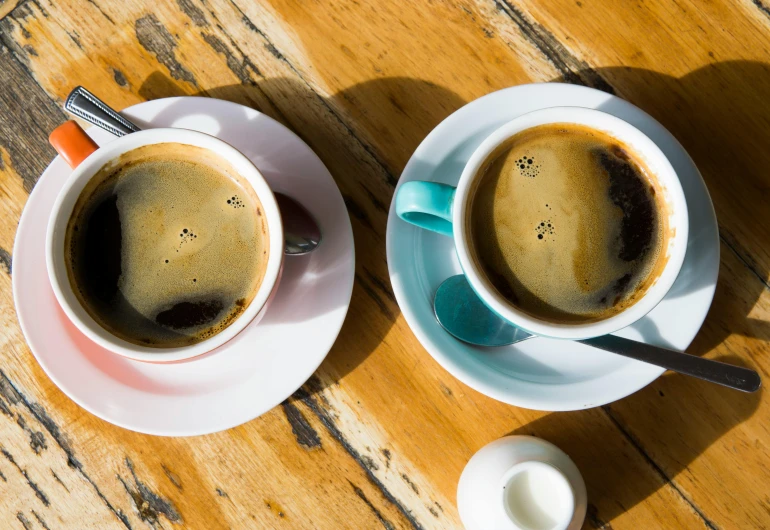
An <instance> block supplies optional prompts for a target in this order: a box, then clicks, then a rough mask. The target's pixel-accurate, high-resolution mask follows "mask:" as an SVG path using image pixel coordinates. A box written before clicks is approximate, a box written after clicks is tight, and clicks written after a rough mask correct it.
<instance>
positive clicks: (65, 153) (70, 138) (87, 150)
mask: <svg viewBox="0 0 770 530" xmlns="http://www.w3.org/2000/svg"><path fill="white" fill-rule="evenodd" d="M48 142H49V143H50V144H51V145H52V146H53V148H54V149H56V151H57V152H58V153H59V154H60V155H61V157H62V158H63V159H64V160H65V162H67V164H69V166H70V167H71V168H72V169H75V168H76V167H78V166H79V165H80V163H81V162H82V161H83V160H85V159H86V158H88V155H90V154H91V153H93V152H94V151H96V150H97V149H99V146H98V145H96V142H94V141H93V140H92V139H91V137H90V136H88V135H87V134H86V132H85V131H84V130H83V129H82V128H81V127H80V125H78V124H77V123H76V122H74V121H72V120H70V121H66V122H64V123H62V124H61V125H59V126H58V127H57V128H56V129H54V130H53V131H52V132H51V134H50V135H49V136H48Z"/></svg>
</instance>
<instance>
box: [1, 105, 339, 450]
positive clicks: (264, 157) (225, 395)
mask: <svg viewBox="0 0 770 530" xmlns="http://www.w3.org/2000/svg"><path fill="white" fill-rule="evenodd" d="M123 112H124V113H125V115H126V116H127V117H128V118H129V119H131V120H132V121H134V122H135V123H136V124H137V125H139V126H140V127H148V128H149V127H181V128H187V129H194V130H197V131H202V132H205V133H208V134H212V135H214V136H217V137H219V138H221V139H222V140H224V141H226V142H228V143H230V144H231V145H233V146H235V147H236V148H238V149H239V150H240V151H241V152H242V153H244V154H245V155H246V156H248V157H249V158H250V159H251V160H252V161H253V162H254V163H255V164H256V166H257V167H258V168H259V169H260V171H261V172H262V173H263V174H264V175H265V177H266V178H267V180H268V182H269V183H270V186H271V187H272V188H273V190H275V191H280V192H283V193H286V194H287V195H289V196H291V197H294V198H295V199H297V200H298V201H300V202H301V203H302V204H303V205H305V206H306V207H307V209H308V210H309V211H310V212H311V213H312V214H313V216H314V217H315V219H316V220H317V221H318V223H319V225H320V227H321V231H322V234H323V242H322V244H321V245H320V246H319V247H318V249H317V250H316V251H314V252H313V253H311V254H308V255H307V256H292V257H288V256H287V258H286V260H285V265H284V270H283V276H282V278H281V282H280V285H279V288H278V291H277V293H276V297H275V299H274V300H273V302H272V303H271V305H270V307H269V308H268V310H267V313H266V315H265V317H264V318H263V319H262V320H261V321H260V322H259V323H258V324H252V325H250V326H249V327H247V328H246V329H245V330H244V331H242V332H241V333H240V334H239V335H238V336H236V338H235V339H233V340H232V341H230V342H228V343H227V344H225V345H224V346H222V347H220V348H218V349H217V350H214V351H213V352H211V353H209V354H206V355H204V356H201V357H199V358H196V359H192V360H190V361H187V362H182V363H177V364H150V363H142V362H138V361H132V360H129V359H126V358H123V357H120V356H118V355H115V354H113V353H110V352H108V351H106V350H103V349H102V348H100V347H99V346H97V345H96V344H94V343H93V342H91V341H90V340H88V339H87V338H86V337H85V336H84V335H82V334H81V333H80V332H79V331H78V330H77V328H76V327H75V326H74V325H72V324H71V323H70V322H69V321H68V320H67V317H66V316H65V315H64V312H63V311H62V310H61V309H60V308H59V306H58V304H57V303H56V299H55V298H54V294H53V291H52V289H51V286H50V283H49V281H48V275H47V272H46V265H45V248H44V245H45V231H46V224H47V222H48V215H49V213H50V211H51V207H52V205H53V202H54V199H55V197H56V195H57V193H58V192H59V190H60V189H61V186H62V185H63V184H64V181H65V180H66V177H67V176H68V175H69V174H70V172H71V169H70V168H69V167H68V166H67V165H66V164H65V163H64V161H63V160H62V159H61V158H60V157H57V158H55V159H54V160H53V162H52V163H51V165H50V166H48V168H47V169H46V170H45V172H44V173H43V175H42V176H41V177H40V180H39V181H38V183H37V185H36V186H35V189H34V191H33V192H32V194H31V195H30V197H29V200H28V202H27V205H26V207H25V209H24V213H23V214H22V216H21V221H20V223H19V229H18V232H17V235H16V244H15V247H14V252H13V257H14V270H13V293H14V301H15V303H16V310H17V313H18V315H19V322H20V324H21V329H22V331H23V332H24V336H25V337H26V339H27V343H28V344H29V346H30V349H31V350H32V353H33V354H34V355H35V357H36V358H37V360H38V362H39V363H40V365H41V366H42V367H43V370H45V372H46V373H47V374H48V376H49V377H50V378H51V379H52V380H53V382H54V383H55V384H56V385H57V386H58V387H59V388H60V389H61V390H62V391H63V392H64V393H65V394H67V395H68V396H69V397H70V398H71V399H72V400H73V401H75V402H76V403H77V404H78V405H80V406H81V407H83V408H84V409H86V410H87V411H89V412H91V413H93V414H95V415H96V416H98V417H100V418H102V419H104V420H106V421H108V422H110V423H114V424H115V425H119V426H121V427H125V428H127V429H131V430H134V431H139V432H144V433H148V434H156V435H166V436H187V435H196V434H205V433H211V432H216V431H221V430H224V429H228V428H230V427H234V426H236V425H240V424H242V423H244V422H247V421H249V420H251V419H253V418H256V417H257V416H259V415H260V414H262V413H264V412H266V411H268V410H269V409H271V408H272V407H274V406H275V405H277V404H279V403H280V402H281V401H283V400H284V399H286V398H287V397H288V396H290V395H291V394H292V392H294V391H295V390H296V389H297V388H299V387H300V386H301V385H302V383H304V382H305V381H306V380H307V378H308V377H310V375H311V374H312V373H313V372H314V371H315V370H316V368H318V366H319V365H320V364H321V361H323V359H324V358H325V357H326V354H327V353H328V352H329V350H330V349H331V347H332V344H333V343H334V340H335V339H336V338H337V334H338V333H339V331H340V329H341V327H342V322H343V320H344V319H345V314H346V313H347V310H348V306H349V304H350V296H351V293H352V289H353V274H354V254H353V232H352V230H351V226H350V220H349V219H348V215H347V210H346V208H345V204H344V202H343V200H342V195H341V194H340V192H339V190H338V189H337V185H336V184H335V183H334V180H333V179H332V177H331V175H330V174H329V172H328V170H327V169H326V167H324V165H323V163H322V162H321V160H320V159H319V158H318V157H317V156H316V155H315V153H313V151H312V150H311V149H310V148H309V147H308V146H307V145H306V144H305V143H304V142H303V141H302V140H301V139H300V138H299V137H298V136H297V135H295V134H294V133H293V132H291V131H290V130H289V129H287V128H286V127H284V126H283V125H281V124H280V123H278V122H276V121H275V120H273V119H271V118H269V117H267V116H265V115H264V114H262V113H260V112H257V111H256V110H253V109H250V108H248V107H243V106H241V105H237V104H234V103H229V102H226V101H221V100H216V99H209V98H194V97H186V98H168V99H160V100H155V101H149V102H146V103H141V104H138V105H135V106H133V107H130V108H128V109H126V110H125V111H123ZM88 132H89V134H90V135H91V136H92V137H93V138H94V139H95V140H96V142H97V143H99V144H100V145H103V144H105V143H108V142H110V141H111V140H113V139H114V138H115V137H114V136H112V135H111V134H110V133H107V132H105V131H103V130H101V129H97V128H95V127H93V128H91V129H89V131H88Z"/></svg>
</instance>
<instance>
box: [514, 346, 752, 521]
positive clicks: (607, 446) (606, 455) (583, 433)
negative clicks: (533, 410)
mask: <svg viewBox="0 0 770 530" xmlns="http://www.w3.org/2000/svg"><path fill="white" fill-rule="evenodd" d="M719 360H720V361H723V362H730V363H733V364H743V363H742V362H741V361H740V360H737V359H735V358H720V359H719ZM663 379H664V380H666V383H668V384H666V388H668V389H669V390H667V393H666V394H664V393H663V392H662V391H661V390H659V388H655V387H659V385H657V384H656V385H650V386H648V387H647V388H645V389H643V390H641V391H639V392H637V393H636V394H634V395H632V396H630V397H627V398H625V399H624V402H623V408H624V410H634V411H635V412H634V423H633V425H634V426H635V427H636V428H644V426H645V425H650V424H653V423H654V424H656V425H658V426H660V428H658V429H656V431H655V434H656V435H657V437H656V440H655V448H652V449H651V450H652V451H654V450H656V448H675V449H672V451H674V452H675V457H674V458H667V459H666V460H665V461H666V464H665V466H661V467H658V466H659V464H653V465H654V466H655V468H653V467H652V466H650V465H649V462H653V460H654V461H655V462H659V456H658V455H655V454H651V453H650V452H648V450H647V448H645V447H644V446H643V443H642V442H640V441H639V439H638V438H637V436H636V435H635V433H634V432H633V431H632V430H631V429H630V428H629V427H628V426H626V425H624V422H623V421H622V417H621V415H619V414H618V413H617V412H615V411H614V410H613V406H612V405H605V406H604V407H602V408H603V409H604V411H605V413H606V416H607V418H606V419H605V418H600V419H599V420H598V421H597V414H596V411H591V410H583V411H575V412H570V413H569V414H571V415H572V418H571V420H573V421H574V422H573V421H571V422H570V424H571V425H575V424H580V425H585V426H586V428H583V429H574V428H573V429H567V428H565V426H564V421H563V414H562V413H551V414H548V415H546V416H543V417H541V418H539V419H537V420H535V421H533V422H530V423H528V424H527V425H524V426H521V427H519V428H517V429H515V430H514V431H512V432H510V433H508V434H525V435H529V436H537V437H538V438H543V439H544V440H548V441H549V442H552V443H553V444H555V445H557V446H558V447H560V448H561V449H563V450H564V451H565V452H566V453H567V454H568V455H569V456H570V458H572V460H573V461H574V462H575V464H576V465H577V467H578V468H579V469H580V472H581V473H582V474H583V478H584V479H585V482H586V487H587V489H588V501H589V508H588V516H587V522H588V523H590V524H591V525H592V526H594V527H596V528H610V526H609V523H611V521H612V520H613V519H615V518H616V517H618V516H619V515H621V514H623V513H625V512H627V511H629V510H631V509H632V508H633V507H634V506H636V505H637V504H639V503H641V502H643V501H644V500H645V499H647V498H648V497H650V496H651V495H653V494H655V492H657V491H658V490H659V489H660V488H662V487H664V486H665V485H666V484H668V483H669V482H670V481H675V479H676V477H677V475H679V473H680V472H682V471H684V470H686V469H687V467H688V466H689V465H690V463H691V462H693V461H694V460H695V459H696V458H697V457H698V456H699V455H700V454H702V453H703V452H704V451H706V449H708V448H709V447H710V446H711V445H712V444H713V443H715V442H716V441H717V440H719V438H721V437H722V436H724V435H725V434H726V433H728V432H729V431H730V430H731V429H732V428H734V427H735V426H737V425H739V424H740V423H742V422H744V421H745V420H747V419H748V418H749V417H751V416H752V414H753V413H754V412H755V411H756V409H757V407H758V406H759V404H760V402H761V393H762V391H760V392H756V393H754V394H744V393H742V392H737V391H735V390H731V389H728V388H724V387H719V386H716V385H712V384H710V383H706V382H704V381H697V380H689V381H684V379H685V376H682V375H679V374H668V375H665V376H663ZM684 383H688V384H684ZM693 387H701V388H700V390H696V392H700V393H703V394H707V395H709V396H711V397H712V398H713V399H717V400H719V401H720V409H721V410H725V409H726V410H729V414H723V415H722V416H721V417H720V418H713V419H711V418H700V419H699V420H698V421H682V415H683V414H686V412H684V411H683V410H682V407H683V406H684V405H685V404H686V402H687V398H688V396H690V395H691V394H692V393H693ZM653 399H657V400H661V401H662V400H666V404H664V405H662V406H656V407H654V408H650V407H649V406H645V405H646V404H647V403H648V402H649V401H650V400H653ZM575 417H577V418H575ZM720 420H721V421H720ZM671 425H676V428H666V427H665V426H671ZM619 431H620V433H621V436H618V434H619ZM683 441H684V442H683ZM683 447H684V448H683ZM602 463H604V465H603V464H602ZM618 463H623V465H616V464H618ZM655 470H657V473H656V471H655Z"/></svg>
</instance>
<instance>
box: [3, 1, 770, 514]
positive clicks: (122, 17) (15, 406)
mask: <svg viewBox="0 0 770 530" xmlns="http://www.w3.org/2000/svg"><path fill="white" fill-rule="evenodd" d="M768 62H770V4H767V3H766V2H764V1H760V0H735V1H729V0H712V1H710V2H707V3H706V2H701V1H699V0H671V1H665V0H648V1H640V2H614V1H611V0H602V1H600V0H580V1H577V2H576V1H573V0H558V1H557V0H553V1H549V2H541V1H536V0H499V1H497V0H446V1H433V2H414V3H412V2H398V3H396V2H393V3H387V2H377V1H375V0H359V1H355V0H351V1H333V0H319V1H315V2H293V1H289V0H286V1H285V2H284V1H279V0H271V1H268V2H264V3H252V2H248V1H246V0H177V1H176V2H173V1H165V0H156V1H153V2H150V1H145V2H108V1H107V0H62V1H60V2H52V1H50V0H21V1H18V2H17V1H16V0H5V1H0V268H1V269H2V270H1V271H0V330H2V331H1V332H0V346H1V347H0V528H44V529H45V528H51V529H54V528H143V527H145V526H149V527H153V528H174V527H183V526H184V527H189V528H206V529H212V528H335V529H336V528H356V529H360V528H380V527H382V528H387V529H390V528H426V529H427V528H459V527H460V523H459V519H458V516H457V511H456V507H455V503H454V498H455V490H456V484H457V480H458V477H459V475H460V472H461V470H462V468H463V466H464V465H465V463H466V462H467V460H468V459H469V458H470V456H471V455H472V454H473V453H474V452H475V451H476V450H477V449H479V448H480V447H481V446H483V445H484V444H486V443H488V442H490V441H492V440H494V439H496V438H498V437H500V436H503V435H505V434H508V433H511V432H521V433H532V434H536V435H537V436H541V437H543V438H546V439H548V440H551V441H553V442H555V443H556V444H558V445H559V446H561V447H562V448H563V449H564V450H566V451H567V452H568V453H569V454H570V455H571V456H572V457H573V459H574V460H575V461H576V463H577V464H578V467H580V469H581V471H582V472H583V474H584V476H585V478H586V482H587V485H588V492H589V500H590V509H589V517H588V519H587V521H586V524H585V527H586V528H615V529H618V528H631V529H637V528H703V527H706V528H712V529H713V528H766V527H770V487H768V477H770V450H769V448H768V444H769V443H770V442H768V440H770V433H769V432H768V430H769V429H770V428H769V427H768V426H770V403H768V397H767V395H766V393H760V394H757V395H751V396H747V395H742V394H738V393H735V392H731V391H728V390H724V389H721V388H717V387H715V386H712V385H708V384H705V383H701V382H699V381H695V380H691V379H688V378H685V377H682V376H678V375H666V376H664V377H662V378H661V379H660V380H658V381H656V382H655V383H654V384H652V385H650V386H649V387H647V388H646V389H644V390H642V391H640V392H638V393H637V394H635V395H633V396H631V397H629V398H626V399H624V400H622V401H620V402H617V403H614V404H612V405H609V406H606V407H603V408H599V409H594V410H588V411H583V412H575V413H559V414H548V413H539V412H533V411H527V410H522V409H517V408H514V407H510V406H506V405H502V404H500V403H497V402H495V401H493V400H491V399H488V398H486V397H485V396H483V395H480V394H478V393H477V392H475V391H473V390H471V389H469V388H467V387H465V386H464V385H462V384H461V383H459V382H457V381H456V380H454V379H453V378H452V377H451V376H450V375H449V374H448V373H446V372H445V371H444V370H443V369H441V367H439V366H438V365H437V364H436V363H435V362H434V361H433V360H432V358H431V357H430V356H429V355H428V354H427V353H426V352H425V351H424V350H423V349H422V347H421V346H420V344H419V343H418V342H417V341H416V339H415V338H414V336H413V335H412V333H411V332H410V330H409V328H408V327H407V326H406V324H405V322H404V320H403V318H402V317H401V315H400V313H399V309H398V307H397V305H396V304H395V301H394V298H393V294H392V292H391V289H390V283H389V280H388V276H387V267H386V263H385V245H384V238H385V224H386V217H387V207H388V205H389V202H390V199H391V197H392V193H393V187H394V184H395V182H396V181H397V179H398V176H399V174H400V172H401V170H402V169H403V167H404V165H405V163H406V161H407V160H408V158H409V156H410V154H411V153H412V151H413V150H414V149H415V147H416V146H417V145H418V143H419V142H420V140H421V139H422V138H423V137H424V136H425V135H426V134H427V133H428V132H429V131H430V130H431V128H433V127H434V126H435V125H436V124H437V123H438V122H439V121H440V120H442V119H443V118H444V117H446V116H447V115H448V114H450V113H451V112H452V111H453V110H455V109H457V108H458V107H460V106H461V105H463V104H464V103H465V102H468V101H470V100H472V99H474V98H476V97H479V96H481V95H483V94H486V93H488V92H490V91H492V90H496V89H499V88H503V87H507V86H511V85H515V84H520V83H527V82H533V81H550V80H566V81H568V82H572V83H579V84H586V85H589V86H594V87H597V88H600V89H602V90H606V91H609V92H613V93H616V94H618V95H620V96H622V97H625V98H627V99H629V100H630V101H632V102H633V103H635V104H637V105H639V106H641V107H642V108H643V109H645V110H646V111H648V112H650V113H651V114H652V115H653V116H655V117H656V118H657V119H659V120H660V121H661V122H662V123H663V124H664V125H666V126H667V127H668V128H669V129H670V130H671V131H672V132H673V133H674V134H675V135H676V136H677V137H678V138H679V140H680V141H681V142H682V143H683V145H684V146H685V147H686V148H687V149H688V151H689V152H690V154H691V155H692V157H693V159H694V160H695V162H696V163H697V164H698V166H699V167H700V169H701V171H702V173H703V175H704V178H705V179H706V181H707V184H708V186H709V189H710V191H711V194H712V197H713V200H714V203H715V207H716V210H717V214H718V217H719V222H720V231H721V239H722V249H721V250H722V264H721V270H720V278H719V285H718V289H717V294H716V298H715V301H714V305H713V306H712V309H711V312H710V313H709V316H708V319H707V321H706V324H705V326H704V328H703V330H702V331H701V333H700V334H699V335H698V337H697V338H696V340H695V343H694V344H693V347H692V351H693V352H695V353H698V354H701V355H706V356H708V357H712V358H723V359H727V360H730V361H731V362H737V363H744V364H747V365H751V366H753V367H755V368H756V369H758V370H760V372H761V373H762V375H763V377H764V378H765V379H767V377H768V373H769V372H770V352H769V351H768V350H769V348H768V343H767V340H768V338H770V324H768V320H770V295H769V294H768V287H770V284H768V281H769V276H770V272H769V271H770V222H769V221H770V210H768V208H767V204H769V203H770V174H768V168H770V149H768V148H767V146H768V145H770V103H768V98H767V94H770V66H768V64H767V63H768ZM77 84H83V85H85V86H87V87H89V88H91V89H92V90H94V91H95V92H97V93H98V94H99V95H100V96H102V97H103V98H104V99H105V100H106V101H108V102H110V103H111V104H112V105H114V106H116V107H117V108H122V107H125V106H127V105H131V104H134V103H137V102H139V101H143V100H146V99H151V98H157V97H164V96H169V95H178V94H202V95H207V96H212V97H218V98H223V99H229V100H232V101H237V102H239V103H244V104H247V105H250V106H252V107H254V108H256V109H258V110H260V111H263V112H265V113H267V114H268V115H270V116H272V117H274V118H276V119H278V120H280V121H281V122H283V123H284V124H286V125H288V126H289V127H291V128H292V129H293V130H294V131H296V132H297V133H298V134H300V135H301V136H302V137H303V138H304V139H305V140H306V141H307V142H308V143H309V144H310V145H311V146H312V147H313V149H315V151H316V152H317V153H318V154H319V156H320V157H321V158H322V159H323V161H324V163H325V164H326V165H327V166H328V167H329V169H330V170H331V172H332V174H333V175H334V177H335V179H336V181H337V183H338V185H339V187H340V189H341V190H342V192H343V194H344V196H345V199H346V203H347V204H348V209H349V213H350V215H351V220H352V222H353V230H354V233H355V237H356V258H357V267H356V286H355V289H354V293H353V301H352V306H351V311H350V313H349V316H348V319H347V321H346V323H345V326H344V328H343V330H342V333H341V335H340V337H339V339H338V341H337V343H336V344H335V346H334V348H333V350H332V352H331V353H330V354H329V357H328V358H327V360H326V361H325V362H324V364H323V365H322V366H321V368H320V369H319V370H318V372H317V373H316V375H315V376H314V377H313V378H312V379H311V380H310V381H309V382H308V383H307V384H306V385H305V386H304V387H303V388H302V389H301V390H300V391H298V392H297V393H296V394H295V396H293V397H292V398H291V399H289V400H288V401H287V402H286V403H284V404H283V405H281V406H280V407H276V408H275V409H274V410H272V411H270V412H269V413H267V414H265V415H264V416H262V417H261V418H259V419H257V420H254V421H252V422H249V423H248V424H246V425H243V426H241V427H238V428H236V429H232V430H230V431H227V432H224V433H219V434H216V435H211V436H205V437H197V438H190V439H165V438H154V437H150V436H144V435H140V434H136V433H132V432H128V431H125V430H123V429H120V428H117V427H114V426H112V425H110V424H107V423H105V422H103V421H101V420H99V419H97V418H95V417H93V416H91V415H89V414H87V413H86V412H84V411H83V410H82V409H80V408H79V407H78V406H77V405H75V404H74V403H72V402H71V401H70V400H69V399H68V398H67V397H66V396H64V395H63V394H62V393H61V392H60V391H59V390H58V389H57V388H56V387H55V386H54V385H53V383H52V382H51V381H50V380H49V379H48V378H47V377H46V376H45V374H44V373H43V372H42V370H41V369H40V367H39V366H38V365H37V364H36V362H35V360H34V358H33V356H32V355H31V353H30V351H29V349H28V348H27V346H26V345H25V343H24V339H23V337H22V335H21V332H20V330H19V327H18V323H17V320H16V316H15V312H14V309H13V301H12V293H11V276H10V275H11V274H12V264H11V262H12V256H11V255H10V252H11V249H12V248H13V241H14V235H15V230H16V225H17V222H18V218H19V216H20V214H21V210H22V208H23V206H24V203H25V201H26V198H27V196H28V193H29V191H30V190H31V189H32V187H33V186H34V184H35V182H36V179H37V177H38V176H39V174H40V172H41V170H42V168H44V167H45V165H46V164H47V163H48V161H49V160H50V159H51V158H52V156H53V153H52V150H51V149H50V148H49V147H48V146H47V144H46V136H47V132H48V131H49V130H50V129H51V128H52V127H53V126H55V125H56V124H57V123H59V122H61V121H62V120H64V119H65V116H64V115H63V113H62V112H61V111H60V110H59V108H60V105H61V103H62V100H63V98H64V97H65V96H66V94H67V93H68V92H69V90H70V89H71V88H72V87H73V86H75V85H77Z"/></svg>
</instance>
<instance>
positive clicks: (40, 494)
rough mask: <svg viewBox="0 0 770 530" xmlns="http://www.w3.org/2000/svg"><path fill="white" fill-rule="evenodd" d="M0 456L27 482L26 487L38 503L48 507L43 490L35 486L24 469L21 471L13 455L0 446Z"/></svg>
mask: <svg viewBox="0 0 770 530" xmlns="http://www.w3.org/2000/svg"><path fill="white" fill-rule="evenodd" d="M0 454H2V455H3V456H4V457H5V458H6V460H8V461H9V462H10V463H11V464H13V466H14V467H15V468H16V469H17V470H18V471H19V473H21V476H23V477H24V480H26V481H27V485H28V486H29V487H30V488H31V489H32V491H34V492H35V496H36V497H37V498H38V499H40V502H42V503H43V505H44V506H46V507H48V506H50V505H51V501H49V500H48V495H46V494H45V493H43V490H41V489H40V486H38V485H37V483H36V482H34V481H33V480H32V479H31V478H29V474H28V473H27V470H26V469H22V467H21V466H20V465H19V464H18V463H17V462H16V460H15V459H14V458H13V455H12V454H11V453H9V452H8V451H7V450H6V449H5V447H2V446H0Z"/></svg>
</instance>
